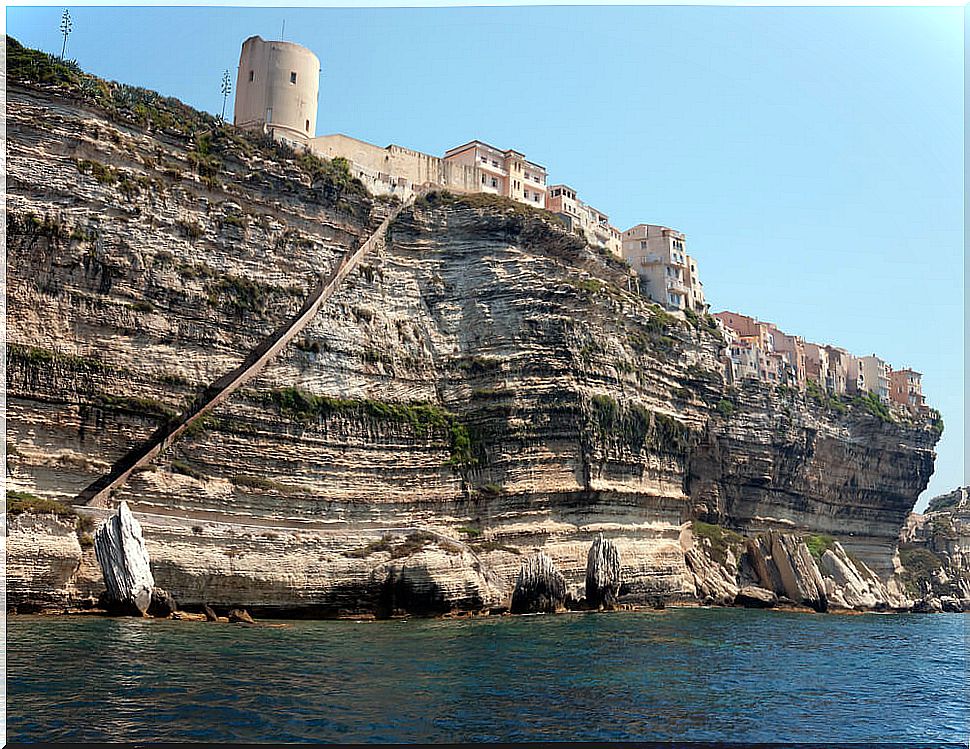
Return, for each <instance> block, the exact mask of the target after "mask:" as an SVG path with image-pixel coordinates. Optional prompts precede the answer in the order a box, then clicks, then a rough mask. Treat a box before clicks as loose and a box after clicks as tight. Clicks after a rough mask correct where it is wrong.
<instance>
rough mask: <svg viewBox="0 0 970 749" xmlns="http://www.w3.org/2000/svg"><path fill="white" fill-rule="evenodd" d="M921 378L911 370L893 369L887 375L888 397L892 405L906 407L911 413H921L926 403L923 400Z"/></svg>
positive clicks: (921, 376)
mask: <svg viewBox="0 0 970 749" xmlns="http://www.w3.org/2000/svg"><path fill="white" fill-rule="evenodd" d="M922 378H923V375H921V374H920V373H919V372H917V371H915V370H912V369H894V370H892V371H891V372H890V373H889V397H890V399H891V400H892V401H893V403H898V404H899V405H901V406H906V407H907V408H909V410H911V411H923V410H924V409H925V408H926V401H925V400H924V398H923V385H922Z"/></svg>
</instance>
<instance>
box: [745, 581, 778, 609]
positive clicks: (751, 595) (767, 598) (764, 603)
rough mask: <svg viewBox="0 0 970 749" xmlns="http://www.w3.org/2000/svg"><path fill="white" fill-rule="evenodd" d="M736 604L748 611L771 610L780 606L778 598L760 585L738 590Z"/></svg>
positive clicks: (746, 586)
mask: <svg viewBox="0 0 970 749" xmlns="http://www.w3.org/2000/svg"><path fill="white" fill-rule="evenodd" d="M734 604H735V605H736V606H743V607H744V608H747V609H770V608H773V607H775V606H777V605H778V596H776V595H775V594H774V592H772V591H770V590H767V589H765V588H762V587H760V586H758V585H744V586H742V587H741V588H740V589H738V592H737V595H736V596H735V597H734Z"/></svg>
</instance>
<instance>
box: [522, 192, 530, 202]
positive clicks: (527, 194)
mask: <svg viewBox="0 0 970 749" xmlns="http://www.w3.org/2000/svg"><path fill="white" fill-rule="evenodd" d="M522 197H523V198H525V199H526V200H528V199H529V191H528V190H523V191H522Z"/></svg>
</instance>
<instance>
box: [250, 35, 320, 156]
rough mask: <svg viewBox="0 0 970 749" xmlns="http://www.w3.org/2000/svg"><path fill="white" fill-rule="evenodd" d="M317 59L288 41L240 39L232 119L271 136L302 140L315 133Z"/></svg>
mask: <svg viewBox="0 0 970 749" xmlns="http://www.w3.org/2000/svg"><path fill="white" fill-rule="evenodd" d="M319 96H320V60H319V59H317V56H316V55H315V54H313V53H312V52H311V51H310V50H308V49H307V48H306V47H301V46H300V45H299V44H294V43H293V42H267V41H265V40H263V39H262V38H261V37H258V36H251V37H249V39H247V40H246V41H244V42H243V45H242V52H241V53H240V55H239V72H238V73H237V75H236V106H235V111H234V113H233V123H234V124H235V125H237V126H239V127H244V128H249V129H253V130H260V131H263V132H266V133H268V134H269V135H271V136H272V137H274V138H276V139H277V140H284V141H288V142H293V143H296V144H303V143H306V142H307V140H309V139H310V138H313V137H314V135H315V134H316V127H317V101H318V99H319Z"/></svg>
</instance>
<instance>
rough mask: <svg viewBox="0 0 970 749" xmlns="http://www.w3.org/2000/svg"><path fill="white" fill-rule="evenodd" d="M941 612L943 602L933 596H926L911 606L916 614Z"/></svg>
mask: <svg viewBox="0 0 970 749" xmlns="http://www.w3.org/2000/svg"><path fill="white" fill-rule="evenodd" d="M942 611H943V602H942V601H940V599H939V598H937V597H936V596H934V595H928V596H926V597H925V598H921V599H920V600H918V601H916V602H915V603H914V604H913V612H914V613H917V614H939V613H941V612H942Z"/></svg>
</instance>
